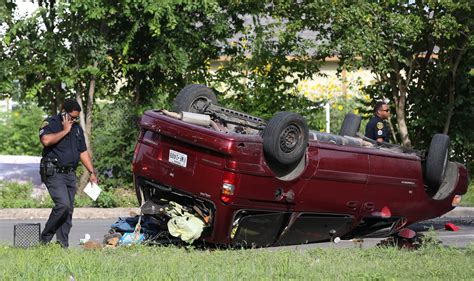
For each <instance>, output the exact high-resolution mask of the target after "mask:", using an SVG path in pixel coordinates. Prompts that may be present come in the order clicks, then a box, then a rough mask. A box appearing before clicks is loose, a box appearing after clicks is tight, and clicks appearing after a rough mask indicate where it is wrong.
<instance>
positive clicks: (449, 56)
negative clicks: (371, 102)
mask: <svg viewBox="0 0 474 281" xmlns="http://www.w3.org/2000/svg"><path fill="white" fill-rule="evenodd" d="M472 5H473V4H472V3H470V2H469V1H466V2H462V1H461V2H456V1H451V0H444V1H386V2H383V1H382V2H364V1H362V2H360V1H357V2H347V1H332V2H331V3H324V2H323V3H319V2H318V3H305V2H297V3H291V4H287V3H285V4H281V6H279V9H280V10H281V12H280V13H282V14H283V15H285V16H287V17H288V19H289V21H291V22H294V21H297V22H298V21H299V22H301V26H303V28H304V29H308V30H312V31H314V32H315V33H314V34H315V35H314V38H312V39H311V40H312V42H313V46H314V47H313V50H316V53H317V54H318V55H321V54H327V55H331V54H335V55H337V56H338V57H339V58H340V59H341V66H342V67H344V68H346V69H358V68H360V67H366V68H370V69H371V70H372V71H373V72H374V74H375V75H376V78H377V84H376V85H377V86H378V90H379V91H378V92H377V93H374V92H372V93H373V96H372V97H373V98H374V99H378V98H386V99H389V100H391V101H392V102H393V107H394V108H395V113H396V120H397V125H398V126H397V128H396V129H397V132H398V134H399V135H400V138H401V142H402V144H403V145H404V146H411V145H412V144H411V139H410V135H409V128H408V122H410V120H407V116H416V115H417V113H416V112H413V111H411V109H410V108H409V106H410V104H411V102H410V101H411V100H414V99H415V97H416V96H417V95H419V93H420V91H421V92H423V93H427V92H430V90H429V89H430V88H431V85H429V84H428V83H429V82H430V77H433V76H437V75H436V74H439V75H441V76H442V77H444V78H442V79H443V80H446V81H448V84H449V85H450V86H448V92H449V93H450V94H449V95H448V97H447V99H446V100H444V103H445V104H447V105H448V106H447V108H448V111H447V112H446V115H445V116H446V118H445V119H444V120H443V124H444V130H441V131H444V132H448V131H449V126H450V123H451V122H450V120H451V118H452V115H453V114H454V112H455V110H454V109H455V108H456V99H458V98H459V96H458V95H457V94H456V91H455V87H454V86H455V82H454V81H455V80H456V77H458V76H459V75H460V74H459V71H458V70H459V68H458V65H459V62H460V61H461V59H462V58H463V55H464V54H465V50H466V46H467V42H468V41H469V38H470V34H471V32H472V19H471V18H472V17H471V13H472V10H473V7H472ZM470 22H471V23H470ZM441 73H445V74H444V75H442V74H441ZM449 81H451V82H449ZM386 90H388V92H387V91H386ZM433 90H435V88H433ZM429 98H430V97H428V96H426V94H425V100H428V99H429ZM410 119H411V117H410ZM431 133H433V132H431Z"/></svg>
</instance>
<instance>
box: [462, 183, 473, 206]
mask: <svg viewBox="0 0 474 281" xmlns="http://www.w3.org/2000/svg"><path fill="white" fill-rule="evenodd" d="M461 206H463V207H474V181H471V184H470V185H469V188H468V189H467V193H466V194H464V195H463V196H462V199H461Z"/></svg>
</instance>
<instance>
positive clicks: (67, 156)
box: [39, 114, 87, 167]
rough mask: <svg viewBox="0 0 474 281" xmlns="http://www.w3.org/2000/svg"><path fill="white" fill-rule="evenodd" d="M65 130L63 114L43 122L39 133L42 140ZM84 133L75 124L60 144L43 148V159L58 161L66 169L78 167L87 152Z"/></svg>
mask: <svg viewBox="0 0 474 281" xmlns="http://www.w3.org/2000/svg"><path fill="white" fill-rule="evenodd" d="M62 130H63V124H62V117H61V114H58V115H54V116H52V117H49V118H47V119H46V120H45V121H43V125H42V126H41V128H40V131H39V137H40V138H41V137H42V136H44V135H47V134H54V133H58V132H60V131H62ZM86 150H87V147H86V142H85V138H84V131H83V130H82V128H81V126H79V124H77V123H74V124H73V125H72V127H71V131H70V132H69V133H68V134H67V135H66V136H65V137H64V138H62V139H61V140H60V141H59V142H58V143H56V144H54V145H50V146H47V147H44V148H43V157H47V158H50V159H54V158H56V159H58V165H60V166H66V167H77V164H78V163H79V160H80V158H79V156H80V154H81V153H82V152H84V151H86Z"/></svg>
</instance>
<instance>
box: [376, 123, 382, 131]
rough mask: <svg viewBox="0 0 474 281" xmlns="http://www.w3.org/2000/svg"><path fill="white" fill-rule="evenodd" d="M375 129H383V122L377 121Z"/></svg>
mask: <svg viewBox="0 0 474 281" xmlns="http://www.w3.org/2000/svg"><path fill="white" fill-rule="evenodd" d="M377 129H379V130H382V129H383V123H382V122H377Z"/></svg>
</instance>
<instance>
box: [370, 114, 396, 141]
mask: <svg viewBox="0 0 474 281" xmlns="http://www.w3.org/2000/svg"><path fill="white" fill-rule="evenodd" d="M365 136H366V137H368V138H370V139H373V140H377V139H378V138H383V141H384V142H389V141H390V128H389V126H388V124H387V123H386V122H385V121H384V120H383V119H382V118H380V117H378V116H376V115H375V116H374V117H372V118H371V119H370V120H369V123H367V125H366V126H365Z"/></svg>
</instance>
